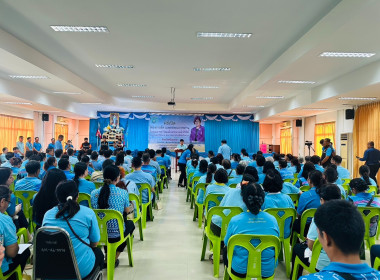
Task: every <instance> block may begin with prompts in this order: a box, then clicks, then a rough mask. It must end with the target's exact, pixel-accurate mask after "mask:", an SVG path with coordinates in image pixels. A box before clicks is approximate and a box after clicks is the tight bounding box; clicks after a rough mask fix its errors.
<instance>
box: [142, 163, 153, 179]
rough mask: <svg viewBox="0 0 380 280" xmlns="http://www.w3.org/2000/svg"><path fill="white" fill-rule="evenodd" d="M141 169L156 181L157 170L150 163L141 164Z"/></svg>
mask: <svg viewBox="0 0 380 280" xmlns="http://www.w3.org/2000/svg"><path fill="white" fill-rule="evenodd" d="M141 170H142V171H143V172H145V173H148V174H150V175H152V176H153V178H154V180H155V181H157V170H156V168H154V167H153V166H151V165H143V166H141Z"/></svg>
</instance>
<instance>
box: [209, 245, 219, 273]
mask: <svg viewBox="0 0 380 280" xmlns="http://www.w3.org/2000/svg"><path fill="white" fill-rule="evenodd" d="M210 243H211V242H210ZM213 247H214V248H213V250H212V252H213V254H214V255H213V256H214V277H215V278H219V261H220V242H219V241H216V242H213Z"/></svg>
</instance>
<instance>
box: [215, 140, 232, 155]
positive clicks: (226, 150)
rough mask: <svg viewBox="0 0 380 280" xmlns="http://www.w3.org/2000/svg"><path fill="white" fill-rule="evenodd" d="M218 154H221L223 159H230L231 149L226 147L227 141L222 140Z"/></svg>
mask: <svg viewBox="0 0 380 280" xmlns="http://www.w3.org/2000/svg"><path fill="white" fill-rule="evenodd" d="M218 154H222V156H223V158H224V159H228V160H229V159H231V155H232V149H231V148H230V146H228V145H227V140H222V145H221V146H220V147H219V149H218Z"/></svg>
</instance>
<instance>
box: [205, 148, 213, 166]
mask: <svg viewBox="0 0 380 280" xmlns="http://www.w3.org/2000/svg"><path fill="white" fill-rule="evenodd" d="M214 156H215V154H214V152H213V151H211V150H210V151H208V153H207V158H205V160H207V162H208V163H209V164H210V163H211V159H212V158H213V157H214Z"/></svg>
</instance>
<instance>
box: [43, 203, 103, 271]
mask: <svg viewBox="0 0 380 280" xmlns="http://www.w3.org/2000/svg"><path fill="white" fill-rule="evenodd" d="M57 212H58V207H57V206H56V207H54V208H53V209H51V210H49V211H47V212H46V214H45V216H44V220H43V221H42V226H56V227H60V228H63V229H65V230H66V231H67V232H68V233H69V235H70V239H71V242H72V244H73V247H74V253H75V257H76V259H77V263H78V267H79V272H80V275H81V276H82V278H84V277H86V276H87V275H88V274H90V272H91V271H92V269H93V268H94V265H95V254H94V252H93V251H92V249H91V248H90V247H88V246H87V245H85V244H83V243H82V242H81V241H79V240H78V238H77V237H76V236H75V235H74V234H73V232H72V231H71V229H70V228H69V226H68V225H67V223H66V221H65V220H64V219H63V218H62V217H60V218H58V219H57V218H56V217H55V215H56V214H57ZM69 223H70V225H71V227H72V228H73V230H74V231H75V233H76V234H77V235H78V236H79V237H80V238H81V239H82V240H83V241H84V242H86V243H87V244H90V242H94V243H96V242H99V240H100V231H99V225H98V221H97V220H96V216H95V213H94V211H92V209H90V208H88V207H85V206H80V210H79V212H78V213H76V214H75V216H74V217H72V218H71V219H69Z"/></svg>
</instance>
